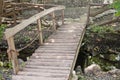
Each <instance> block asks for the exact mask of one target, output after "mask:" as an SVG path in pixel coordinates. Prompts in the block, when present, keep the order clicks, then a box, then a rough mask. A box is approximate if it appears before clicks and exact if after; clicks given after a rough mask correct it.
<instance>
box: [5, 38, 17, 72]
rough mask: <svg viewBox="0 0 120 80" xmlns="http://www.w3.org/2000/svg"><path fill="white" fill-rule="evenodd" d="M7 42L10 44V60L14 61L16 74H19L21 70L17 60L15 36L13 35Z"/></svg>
mask: <svg viewBox="0 0 120 80" xmlns="http://www.w3.org/2000/svg"><path fill="white" fill-rule="evenodd" d="M7 42H8V46H9V48H8V56H9V59H10V61H11V62H12V66H13V71H14V74H17V73H18V71H19V67H18V60H17V56H18V53H17V52H16V49H15V43H14V38H13V37H10V38H8V39H7Z"/></svg>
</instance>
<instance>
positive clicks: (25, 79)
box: [12, 75, 66, 80]
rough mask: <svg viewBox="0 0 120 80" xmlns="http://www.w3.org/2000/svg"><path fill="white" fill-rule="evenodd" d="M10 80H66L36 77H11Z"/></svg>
mask: <svg viewBox="0 0 120 80" xmlns="http://www.w3.org/2000/svg"><path fill="white" fill-rule="evenodd" d="M12 80H66V78H53V77H52V78H50V77H49V78H47V77H38V76H23V75H22V76H21V75H17V76H12Z"/></svg>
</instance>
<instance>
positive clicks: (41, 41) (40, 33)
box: [37, 19, 43, 45]
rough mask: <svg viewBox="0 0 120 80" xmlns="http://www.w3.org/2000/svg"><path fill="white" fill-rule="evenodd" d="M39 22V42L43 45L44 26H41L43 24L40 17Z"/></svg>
mask: <svg viewBox="0 0 120 80" xmlns="http://www.w3.org/2000/svg"><path fill="white" fill-rule="evenodd" d="M37 24H38V26H37V28H38V32H39V43H40V45H42V44H43V36H42V28H41V27H42V26H41V20H40V19H38V20H37Z"/></svg>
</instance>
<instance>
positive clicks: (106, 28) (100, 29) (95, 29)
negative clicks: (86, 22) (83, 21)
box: [90, 26, 114, 33]
mask: <svg viewBox="0 0 120 80" xmlns="http://www.w3.org/2000/svg"><path fill="white" fill-rule="evenodd" d="M90 31H91V32H94V33H106V32H114V29H113V27H111V26H92V27H90Z"/></svg>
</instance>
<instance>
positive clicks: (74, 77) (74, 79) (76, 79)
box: [71, 71, 78, 80]
mask: <svg viewBox="0 0 120 80" xmlns="http://www.w3.org/2000/svg"><path fill="white" fill-rule="evenodd" d="M71 80H78V76H77V75H76V72H75V71H73V72H72V79H71Z"/></svg>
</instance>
